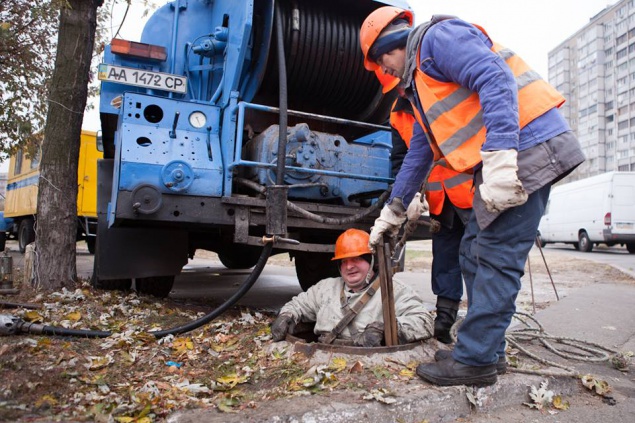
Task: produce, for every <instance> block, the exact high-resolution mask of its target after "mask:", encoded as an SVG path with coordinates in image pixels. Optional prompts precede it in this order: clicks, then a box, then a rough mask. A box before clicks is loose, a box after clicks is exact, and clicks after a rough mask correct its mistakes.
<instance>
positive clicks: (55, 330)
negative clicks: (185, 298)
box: [0, 243, 273, 339]
mask: <svg viewBox="0 0 635 423" xmlns="http://www.w3.org/2000/svg"><path fill="white" fill-rule="evenodd" d="M272 249H273V243H268V244H266V245H265V246H264V248H263V249H262V253H261V254H260V257H259V258H258V262H257V263H256V265H255V266H254V268H253V270H252V272H251V273H250V274H249V276H248V277H247V279H245V281H244V282H243V283H242V284H241V285H240V287H239V288H238V290H237V291H236V292H235V293H234V294H233V295H232V296H231V297H230V298H229V299H227V301H225V302H224V303H223V304H221V305H220V306H218V307H217V308H215V309H214V310H212V311H211V312H209V313H207V314H206V315H204V316H203V317H201V318H199V319H196V320H193V321H191V322H189V323H187V324H185V325H182V326H177V327H174V328H170V329H165V330H159V331H152V332H148V333H149V334H151V335H153V336H154V337H155V338H157V339H159V338H163V337H165V336H167V335H177V334H181V333H185V332H189V331H192V330H194V329H198V328H199V327H201V326H203V325H205V324H207V323H209V322H211V321H212V320H214V319H215V318H217V317H218V316H220V315H221V314H223V313H224V312H225V311H226V310H227V309H229V308H230V307H232V306H234V304H236V303H237V302H238V300H240V299H241V298H242V297H243V296H244V295H245V294H246V293H247V291H249V289H251V287H252V286H253V285H254V283H256V280H258V277H259V276H260V273H262V270H263V269H264V267H265V265H266V264H267V260H268V259H269V256H270V255H271V251H272ZM0 322H1V323H2V327H0V334H1V335H14V334H17V333H32V334H42V335H50V336H75V337H81V338H107V337H109V336H111V335H112V334H113V333H112V332H110V331H100V330H89V329H68V328H61V327H56V326H47V325H41V324H37V323H28V322H24V321H21V320H20V319H17V318H11V317H9V316H3V315H0Z"/></svg>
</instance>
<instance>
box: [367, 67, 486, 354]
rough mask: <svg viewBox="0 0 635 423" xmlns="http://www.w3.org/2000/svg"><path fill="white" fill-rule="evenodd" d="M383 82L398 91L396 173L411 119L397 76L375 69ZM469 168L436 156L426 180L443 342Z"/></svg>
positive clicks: (451, 311) (454, 307)
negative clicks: (434, 223)
mask: <svg viewBox="0 0 635 423" xmlns="http://www.w3.org/2000/svg"><path fill="white" fill-rule="evenodd" d="M375 74H376V75H377V79H379V82H380V83H381V85H382V86H383V90H382V91H383V93H384V94H385V93H387V92H389V91H391V90H393V89H396V90H397V91H398V93H399V96H398V97H397V99H396V100H395V102H394V103H393V106H392V108H391V110H390V126H392V128H393V131H392V132H393V133H392V151H391V154H390V161H391V164H392V169H393V174H394V175H397V174H398V173H399V169H401V164H402V163H403V158H404V156H405V154H406V152H407V151H408V148H410V139H411V138H412V131H413V128H414V124H415V116H414V111H413V110H412V105H411V104H410V102H409V101H408V99H407V98H406V97H405V91H404V88H403V87H402V86H400V85H399V82H400V79H399V78H395V77H394V76H392V75H388V74H385V73H383V72H382V71H381V69H377V70H375ZM473 197H474V194H473V193H472V174H470V173H460V172H457V171H455V170H453V169H452V168H451V167H449V166H447V164H446V163H444V162H440V163H438V164H435V166H434V167H433V169H432V171H431V172H430V176H429V177H428V181H427V183H426V186H425V198H426V200H427V201H428V208H429V211H430V218H431V219H434V220H436V221H438V222H439V223H440V225H439V229H438V230H432V229H431V230H430V232H431V233H432V271H431V272H430V277H431V278H430V282H431V285H432V292H433V293H434V295H436V296H437V302H436V313H437V314H436V316H435V318H434V337H435V338H436V339H437V340H438V341H439V342H443V343H444V344H451V343H452V336H451V334H450V331H451V329H452V326H453V325H454V323H455V322H456V317H457V313H458V311H459V305H460V303H461V298H462V297H463V277H462V276H461V265H460V264H459V245H460V243H461V238H462V237H463V233H464V232H465V224H466V223H467V221H468V220H469V218H470V213H471V212H472V198H473Z"/></svg>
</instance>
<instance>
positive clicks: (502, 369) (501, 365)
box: [434, 350, 507, 376]
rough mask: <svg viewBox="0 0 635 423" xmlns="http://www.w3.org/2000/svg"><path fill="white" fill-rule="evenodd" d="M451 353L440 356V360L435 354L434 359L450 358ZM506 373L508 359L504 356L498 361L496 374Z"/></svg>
mask: <svg viewBox="0 0 635 423" xmlns="http://www.w3.org/2000/svg"><path fill="white" fill-rule="evenodd" d="M444 351H445V350H444ZM448 352H450V351H448ZM451 355H452V354H451V352H450V354H448V355H447V357H446V356H444V357H442V358H440V359H438V360H437V357H436V355H435V357H434V360H435V361H441V360H445V359H446V358H450V357H451ZM505 373H507V361H506V360H505V359H504V358H503V359H501V360H498V363H496V374H497V375H499V376H500V375H504V374H505Z"/></svg>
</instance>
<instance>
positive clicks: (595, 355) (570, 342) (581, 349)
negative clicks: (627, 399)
mask: <svg viewBox="0 0 635 423" xmlns="http://www.w3.org/2000/svg"><path fill="white" fill-rule="evenodd" d="M514 318H515V319H516V320H518V321H519V322H520V323H522V324H523V325H524V326H525V327H523V328H520V329H515V330H511V331H507V333H506V334H505V340H506V341H507V343H508V344H509V345H511V346H513V347H514V348H516V349H518V350H519V351H520V352H522V353H523V354H525V355H527V356H528V357H530V358H531V359H533V360H535V361H537V362H539V363H542V364H544V365H547V366H551V367H556V368H560V369H563V370H564V372H554V371H551V370H541V369H526V368H516V367H511V368H509V370H511V371H514V372H518V373H528V374H536V375H543V376H577V375H578V373H577V372H576V371H575V369H573V368H572V367H569V366H566V365H564V364H561V363H556V362H554V361H551V360H547V359H546V358H544V357H540V356H539V355H537V354H535V353H532V352H531V351H529V350H528V349H527V348H525V347H523V346H522V345H521V342H532V341H534V340H538V341H540V343H542V344H543V345H544V347H545V348H547V349H548V350H549V351H551V352H552V353H554V354H556V355H558V356H560V357H563V358H565V359H568V360H576V361H582V362H591V363H601V362H604V361H610V360H611V357H612V355H615V354H618V351H616V350H614V349H611V348H607V347H605V346H602V345H600V344H596V343H594V342H589V341H585V340H580V339H575V338H569V337H565V336H553V335H551V334H549V333H547V332H546V331H545V329H544V327H543V326H542V325H541V324H540V322H539V321H538V320H537V319H536V318H535V317H534V316H531V315H529V314H527V313H522V312H517V313H516V314H515V315H514ZM557 344H562V345H566V346H568V347H571V348H569V349H566V350H565V349H562V348H561V347H559V346H556V345H557Z"/></svg>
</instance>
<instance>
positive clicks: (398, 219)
mask: <svg viewBox="0 0 635 423" xmlns="http://www.w3.org/2000/svg"><path fill="white" fill-rule="evenodd" d="M405 221H406V209H405V207H404V206H403V203H402V202H401V198H395V199H393V200H392V203H390V204H386V205H385V206H384V208H383V209H381V213H380V214H379V217H378V218H377V219H376V220H375V225H374V226H373V227H372V228H370V237H369V239H368V247H369V248H370V249H371V250H372V251H375V246H376V245H377V244H379V243H380V242H381V241H382V236H383V235H384V234H386V235H388V236H389V237H391V238H396V237H397V234H398V233H399V228H401V225H403V223H404V222H405Z"/></svg>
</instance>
